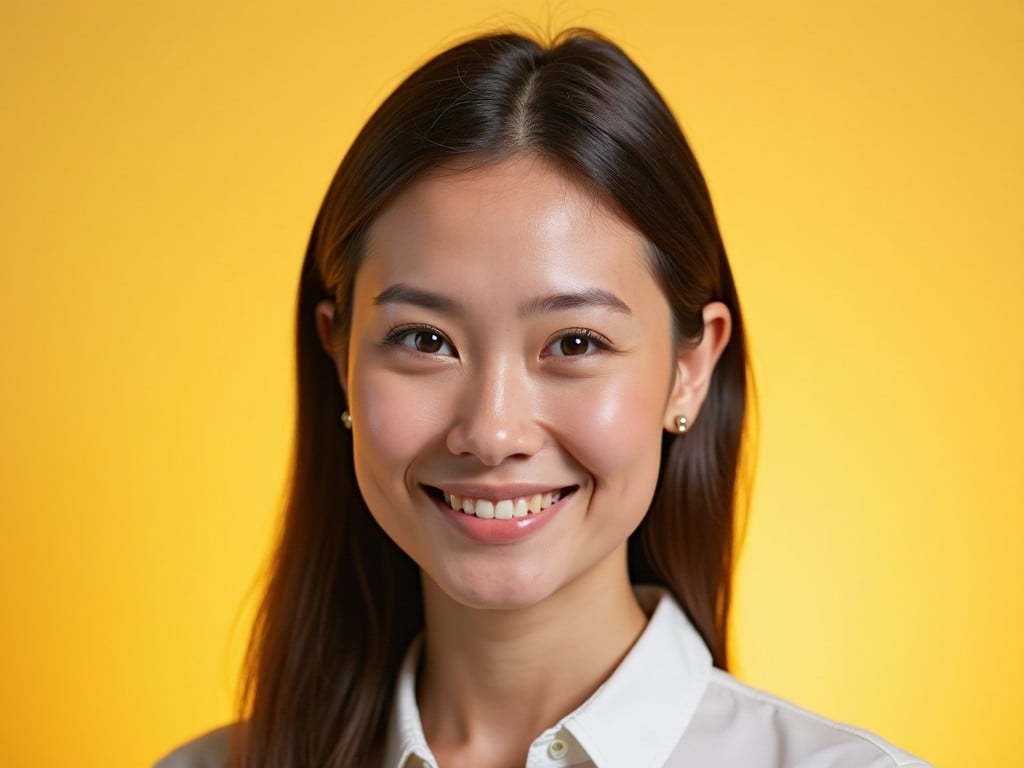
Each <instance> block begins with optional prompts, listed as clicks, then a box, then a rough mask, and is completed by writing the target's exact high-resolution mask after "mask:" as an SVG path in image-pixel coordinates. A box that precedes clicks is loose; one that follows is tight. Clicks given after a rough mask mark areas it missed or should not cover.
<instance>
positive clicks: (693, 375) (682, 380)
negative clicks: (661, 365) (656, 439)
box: [663, 301, 732, 434]
mask: <svg viewBox="0 0 1024 768" xmlns="http://www.w3.org/2000/svg"><path fill="white" fill-rule="evenodd" d="M702 313H703V316H704V335H703V337H702V338H701V340H700V343H699V344H697V346H695V347H680V349H679V353H678V355H677V357H676V370H675V379H674V381H673V384H672V391H671V393H670V395H669V399H668V403H667V404H666V406H665V414H664V418H663V424H664V427H665V430H666V431H668V432H672V433H673V434H676V433H682V432H684V431H686V429H688V428H690V427H692V426H693V424H694V422H695V421H696V419H697V414H698V413H699V412H700V408H701V406H702V405H703V404H704V398H705V397H706V396H707V392H708V387H709V385H710V383H711V374H712V373H714V370H715V365H716V364H717V363H718V359H719V358H720V357H721V356H722V352H723V350H724V349H725V346H726V344H728V343H729V336H730V334H731V333H732V315H731V313H730V312H729V308H728V307H727V306H725V304H723V303H722V302H720V301H713V302H711V303H709V304H706V305H705V306H704V309H703V310H702ZM681 418H682V421H680V419H681ZM680 423H682V424H683V425H685V426H684V428H682V429H681V428H680V426H679V425H680Z"/></svg>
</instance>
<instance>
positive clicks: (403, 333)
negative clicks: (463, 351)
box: [384, 325, 458, 357]
mask: <svg viewBox="0 0 1024 768" xmlns="http://www.w3.org/2000/svg"><path fill="white" fill-rule="evenodd" d="M414 333H433V334H436V335H437V336H438V337H439V338H440V339H441V344H442V345H445V344H447V345H448V346H449V347H450V348H451V349H452V351H454V350H455V345H454V344H452V343H451V341H449V340H448V337H447V336H445V335H444V334H443V333H441V331H439V330H438V329H437V328H434V327H433V326H432V325H397V326H395V327H394V328H392V329H391V330H389V331H388V332H387V333H386V334H385V335H384V343H385V344H391V345H393V346H396V347H404V348H405V349H408V350H409V351H411V352H418V353H419V354H421V355H436V354H439V353H437V352H422V351H420V350H418V349H416V348H415V347H411V346H409V345H408V344H403V343H402V340H403V339H405V338H406V337H408V336H410V335H411V334H414ZM442 356H443V357H448V355H442ZM452 357H458V353H456V354H455V355H452Z"/></svg>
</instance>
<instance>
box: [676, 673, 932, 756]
mask: <svg viewBox="0 0 1024 768" xmlns="http://www.w3.org/2000/svg"><path fill="white" fill-rule="evenodd" d="M690 740H693V741H696V742H697V745H698V746H700V744H701V742H704V746H706V747H711V742H714V743H715V752H717V753H718V754H719V755H720V756H724V755H721V750H723V748H724V750H725V751H727V752H730V753H734V754H730V756H729V758H728V759H727V760H726V761H725V762H724V763H722V764H723V765H725V764H729V765H746V766H765V767H766V768H767V767H768V766H771V767H772V768H776V767H779V768H781V767H782V766H785V768H928V763H926V762H925V761H923V760H921V759H920V758H917V757H914V756H913V755H911V754H909V753H908V752H905V751H903V750H902V749H899V748H898V747H896V746H894V745H893V744H890V743H889V742H888V741H886V740H885V739H883V738H881V737H879V736H876V735H875V734H873V733H871V732H869V731H866V730H863V729H861V728H855V727H853V726H851V725H846V724H844V723H839V722H836V721H834V720H830V719H828V718H825V717H822V716H820V715H816V714H814V713H813V712H809V711H808V710H806V709H803V708H802V707H798V706H796V705H795V704H792V703H790V702H788V701H786V700H784V699H781V698H779V697H777V696H772V695H771V694H769V693H765V692H764V691H760V690H758V689H756V688H753V687H751V686H749V685H745V684H744V683H741V682H740V681H739V680H737V679H736V678H734V677H733V676H732V675H729V674H728V673H726V672H722V671H721V670H718V669H714V670H712V672H711V677H710V679H709V681H708V685H707V688H706V689H705V692H704V696H703V697H702V700H701V703H700V706H699V707H698V710H697V712H696V713H695V716H694V719H693V721H692V722H691V724H690V728H689V729H688V730H687V734H686V736H684V739H683V742H686V741H690ZM680 746H682V744H681V745H680Z"/></svg>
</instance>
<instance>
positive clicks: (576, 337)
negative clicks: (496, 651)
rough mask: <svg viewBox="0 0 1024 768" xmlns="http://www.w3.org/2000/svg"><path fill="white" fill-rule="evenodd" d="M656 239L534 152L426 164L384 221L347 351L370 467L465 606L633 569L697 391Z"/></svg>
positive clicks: (412, 538)
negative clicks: (460, 164)
mask: <svg viewBox="0 0 1024 768" xmlns="http://www.w3.org/2000/svg"><path fill="white" fill-rule="evenodd" d="M645 248H646V245H645V241H644V239H643V237H642V236H641V235H640V234H639V233H638V232H637V231H635V230H634V229H633V228H632V227H630V226H629V225H628V224H626V223H625V222H624V221H623V220H622V219H621V218H619V217H618V216H617V215H615V214H614V213H612V211H611V210H610V209H609V208H608V207H607V206H606V205H605V204H603V203H602V202H601V201H600V200H599V199H598V198H597V197H595V195H593V194H592V193H590V192H588V191H586V190H584V189H582V188H581V187H579V186H578V185H576V184H574V183H572V182H571V181H569V180H568V179H567V177H566V176H564V175H563V174H561V173H559V172H557V171H556V170H554V169H553V168H552V167H551V166H550V165H548V164H545V163H544V162H543V161H540V160H535V159H529V158H520V159H515V160H511V161H507V162H504V163H501V164H498V165H490V166H485V167H483V168H478V169H474V170H470V171H462V172H454V171H447V172H441V171H437V172H434V173H431V174H428V175H426V176H424V177H422V178H420V179H419V180H418V181H416V182H415V183H414V184H413V185H412V186H410V187H409V188H407V189H405V190H404V191H403V192H402V193H401V194H399V195H398V196H397V197H396V198H395V199H394V200H393V201H392V202H391V203H390V204H389V205H388V207H387V208H386V209H385V210H384V211H383V212H382V213H381V214H380V215H379V216H378V218H377V219H376V220H375V221H374V223H373V225H372V227H371V229H370V232H369V237H368V238H367V247H366V253H365V256H364V259H363V261H362V264H361V265H360V267H359V271H358V274H357V277H356V280H355V285H354V290H353V303H352V324H351V331H350V336H349V340H348V345H347V355H346V354H345V352H344V351H341V350H338V351H336V352H335V360H336V362H337V364H338V369H339V375H340V376H341V377H342V381H343V384H344V386H345V389H346V392H347V395H348V401H349V404H350V411H351V413H352V420H353V427H352V434H351V437H352V440H353V452H354V456H355V471H356V476H357V478H358V481H359V487H360V490H361V492H362V494H363V496H364V498H365V500H366V502H367V505H368V507H369V509H370V510H371V512H372V513H373V515H374V517H375V518H376V520H377V521H378V523H379V524H380V525H381V527H382V528H383V529H384V530H385V531H386V532H387V534H388V535H389V536H390V537H391V538H392V539H393V540H394V541H395V542H396V543H397V544H398V546H399V547H401V548H402V549H403V550H404V551H405V552H406V553H407V554H408V555H409V556H410V557H411V558H412V559H413V560H414V561H415V562H416V563H417V564H418V565H419V566H420V568H421V569H422V571H423V572H424V573H425V574H426V575H427V576H429V577H430V578H431V579H432V580H433V581H434V582H436V584H437V585H438V586H439V587H440V589H441V590H443V591H444V592H445V593H447V594H448V595H449V596H450V597H451V598H452V599H454V600H456V601H457V602H459V603H461V604H463V605H468V606H475V607H493V608H514V607H522V606H527V605H531V604H535V603H537V602H539V601H542V600H544V599H545V598H546V597H548V596H550V595H551V594H553V593H555V592H556V591H558V590H559V589H561V588H563V587H564V586H565V585H567V584H569V583H572V582H574V581H576V580H578V579H580V577H581V576H583V575H585V574H586V575H588V576H590V577H592V580H593V581H594V582H595V584H598V585H599V584H600V583H601V582H602V580H605V579H625V578H628V577H627V573H626V567H625V565H626V559H625V543H626V540H627V538H628V536H629V534H630V533H631V532H632V531H633V530H634V529H635V528H636V526H637V525H638V524H639V523H640V521H641V519H642V518H643V516H644V514H645V512H646V510H647V508H648V505H649V504H650V501H651V498H652V496H653V493H654V489H655V485H656V482H657V473H658V465H659V457H660V451H661V435H662V430H663V429H665V428H671V425H672V424H673V419H674V416H675V415H676V414H679V413H685V412H686V410H685V409H686V408H687V407H689V409H690V410H689V413H690V415H691V416H692V415H693V414H694V412H695V408H696V406H697V405H699V403H697V402H696V401H695V400H694V402H687V400H688V399H690V400H693V399H694V397H695V396H694V395H693V393H692V392H690V388H689V387H687V386H685V383H684V382H681V379H685V378H686V377H685V366H681V364H680V357H679V356H678V354H677V352H678V351H677V350H676V349H675V347H674V343H673V336H672V331H671V328H672V323H671V313H670V309H669V306H668V303H667V302H666V300H665V298H664V296H663V294H662V292H661V290H660V289H659V287H658V285H657V283H656V282H655V280H654V278H653V277H652V275H651V273H650V271H649V267H648V264H647V261H646V256H645ZM329 311H330V309H329V308H327V309H326V310H325V309H322V310H321V312H322V314H324V313H329ZM321 321H322V322H321V327H324V326H325V325H326V321H325V318H323V317H322V318H321ZM681 371H683V372H684V374H683V375H682V376H680V372H681ZM681 408H682V409H684V410H680V409H681Z"/></svg>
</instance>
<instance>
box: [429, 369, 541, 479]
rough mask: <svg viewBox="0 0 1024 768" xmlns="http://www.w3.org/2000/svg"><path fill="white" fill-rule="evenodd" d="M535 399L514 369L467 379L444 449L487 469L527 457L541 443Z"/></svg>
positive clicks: (531, 388)
mask: <svg viewBox="0 0 1024 768" xmlns="http://www.w3.org/2000/svg"><path fill="white" fill-rule="evenodd" d="M537 400H538V399H537V397H536V393H535V388H534V386H533V385H532V384H531V381H530V380H529V376H528V374H527V372H526V371H525V370H521V369H520V368H519V367H518V366H516V365H515V364H500V365H494V366H491V367H490V369H489V370H487V371H482V372H481V373H480V374H479V375H476V376H468V377H467V379H466V381H465V385H464V387H463V389H462V392H461V393H460V396H459V402H458V406H457V408H456V413H455V421H454V423H453V424H452V426H451V428H450V429H449V431H448V435H447V439H446V444H447V446H448V450H450V451H451V452H452V453H453V454H455V455H456V456H462V455H472V456H475V457H476V458H477V459H478V460H479V461H480V462H481V463H483V464H485V465H487V466H492V467H493V466H497V465H498V464H501V462H503V461H505V460H506V459H509V458H512V457H515V456H519V457H528V456H532V455H533V454H535V453H536V452H537V451H539V450H540V448H541V446H542V445H543V441H544V431H543V429H542V427H541V425H540V422H539V419H538V416H537V414H538V407H539V403H538V401H537Z"/></svg>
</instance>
